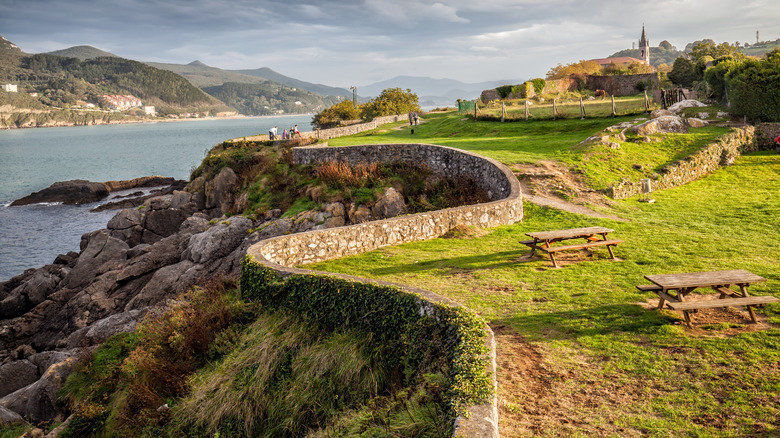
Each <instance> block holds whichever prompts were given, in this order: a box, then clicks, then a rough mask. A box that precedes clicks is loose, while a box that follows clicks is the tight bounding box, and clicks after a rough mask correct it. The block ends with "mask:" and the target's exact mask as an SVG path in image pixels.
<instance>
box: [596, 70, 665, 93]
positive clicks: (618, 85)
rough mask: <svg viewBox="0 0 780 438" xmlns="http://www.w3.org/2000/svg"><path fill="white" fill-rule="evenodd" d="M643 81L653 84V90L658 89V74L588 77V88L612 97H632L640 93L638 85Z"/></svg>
mask: <svg viewBox="0 0 780 438" xmlns="http://www.w3.org/2000/svg"><path fill="white" fill-rule="evenodd" d="M643 81H650V82H652V83H653V88H657V87H658V74H657V73H646V74H641V75H605V76H593V75H588V78H587V81H586V87H587V88H588V90H591V91H594V90H604V91H606V92H607V93H609V94H610V95H612V96H630V95H632V94H637V93H639V92H640V91H639V89H638V88H637V84H639V82H643Z"/></svg>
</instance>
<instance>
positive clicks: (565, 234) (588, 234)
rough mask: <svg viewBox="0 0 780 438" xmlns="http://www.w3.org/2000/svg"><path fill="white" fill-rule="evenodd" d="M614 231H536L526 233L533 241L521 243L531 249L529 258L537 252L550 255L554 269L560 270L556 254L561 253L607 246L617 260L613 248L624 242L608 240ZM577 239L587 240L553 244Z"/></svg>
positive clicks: (580, 229) (572, 229) (592, 229)
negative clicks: (560, 244)
mask: <svg viewBox="0 0 780 438" xmlns="http://www.w3.org/2000/svg"><path fill="white" fill-rule="evenodd" d="M613 231H615V230H612V229H609V228H604V227H586V228H569V229H566V230H551V231H534V232H531V233H525V235H526V236H528V237H531V238H532V240H521V241H520V243H521V244H523V245H526V246H528V247H529V248H531V253H530V254H529V256H533V255H534V254H535V253H536V251H537V250H538V251H541V252H544V253H547V254H549V255H550V261H552V264H553V267H556V268H558V267H559V266H558V262H557V261H556V260H555V253H556V252H560V251H572V250H576V249H586V248H593V247H596V246H606V247H607V249H608V250H609V255H610V256H611V257H612V260H615V253H614V252H612V247H613V246H616V245H617V244H619V243H623V241H622V240H608V239H607V234H609V233H611V232H613ZM576 239H585V242H583V243H577V244H573V245H563V246H553V243H557V242H561V241H564V240H576Z"/></svg>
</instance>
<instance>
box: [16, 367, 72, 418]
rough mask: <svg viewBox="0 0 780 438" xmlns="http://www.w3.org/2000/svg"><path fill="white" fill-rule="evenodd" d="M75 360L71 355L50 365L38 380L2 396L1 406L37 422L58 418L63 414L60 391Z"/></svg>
mask: <svg viewBox="0 0 780 438" xmlns="http://www.w3.org/2000/svg"><path fill="white" fill-rule="evenodd" d="M75 362H76V358H75V357H70V358H68V359H66V360H64V361H62V362H59V363H56V364H54V365H52V366H50V367H49V368H48V369H47V370H46V372H45V373H44V374H43V376H42V377H41V378H40V379H39V380H38V381H37V382H35V383H32V384H30V385H28V386H25V387H24V388H21V389H19V390H17V391H15V392H12V393H11V394H8V395H6V396H4V397H3V398H0V406H2V407H4V408H6V409H9V410H11V411H13V412H16V413H17V414H19V415H21V416H22V417H23V418H26V419H28V420H29V421H32V422H36V423H37V422H43V421H49V420H54V419H56V418H58V417H59V416H61V414H62V412H61V411H60V409H59V407H58V406H57V400H58V393H59V391H60V389H61V388H62V384H63V383H65V378H66V377H67V376H68V374H70V372H71V371H72V370H73V365H74V364H75Z"/></svg>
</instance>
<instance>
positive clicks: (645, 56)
mask: <svg viewBox="0 0 780 438" xmlns="http://www.w3.org/2000/svg"><path fill="white" fill-rule="evenodd" d="M639 59H641V60H642V61H644V62H646V63H647V65H650V43H649V42H648V41H647V36H646V35H645V25H644V24H643V25H642V36H641V37H639Z"/></svg>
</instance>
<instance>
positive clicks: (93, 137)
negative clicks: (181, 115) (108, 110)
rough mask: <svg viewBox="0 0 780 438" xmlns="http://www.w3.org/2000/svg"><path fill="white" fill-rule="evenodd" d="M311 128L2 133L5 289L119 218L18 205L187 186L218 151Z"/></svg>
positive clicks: (259, 120) (235, 124)
mask: <svg viewBox="0 0 780 438" xmlns="http://www.w3.org/2000/svg"><path fill="white" fill-rule="evenodd" d="M310 122H311V115H300V116H285V117H248V118H238V119H203V120H192V121H175V122H160V123H138V124H124V125H99V126H70V127H62V128H36V129H12V130H0V281H5V280H8V279H9V278H11V277H13V276H14V275H17V274H21V273H22V272H23V271H24V270H25V269H28V268H38V267H41V266H43V265H45V264H49V263H52V262H53V261H54V259H55V258H56V257H57V255H58V254H64V253H67V252H69V251H76V252H78V251H79V243H80V241H81V236H82V235H83V234H85V233H88V232H91V231H94V230H98V229H101V228H105V227H106V223H107V222H108V220H109V219H111V217H113V216H114V215H115V214H116V213H117V211H116V210H114V211H105V212H100V213H90V212H89V210H90V209H92V208H94V207H95V206H96V205H99V204H100V203H93V204H85V205H80V206H70V205H61V204H34V205H28V206H19V207H10V206H9V205H10V203H11V202H12V201H14V200H16V199H19V198H21V197H24V196H27V195H29V194H30V193H32V192H37V191H39V190H42V189H45V188H46V187H49V186H50V185H52V184H53V183H55V182H57V181H67V180H73V179H85V180H89V181H95V182H103V181H110V180H128V179H133V178H138V177H142V176H151V175H162V176H167V177H174V178H176V179H183V180H187V179H189V175H190V172H191V171H192V170H193V169H194V168H195V167H197V166H198V165H199V164H200V162H201V160H202V159H203V157H205V155H206V152H207V151H208V150H209V149H211V147H212V146H214V145H215V144H218V143H221V142H222V141H224V140H227V139H231V138H236V137H245V136H252V135H257V134H265V133H267V132H268V129H269V128H271V127H273V126H278V127H279V132H281V131H282V130H283V129H288V128H289V127H290V126H293V125H295V124H297V125H298V128H299V129H300V130H301V131H309V130H311V124H310ZM112 195H113V194H112ZM103 202H105V201H103Z"/></svg>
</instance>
